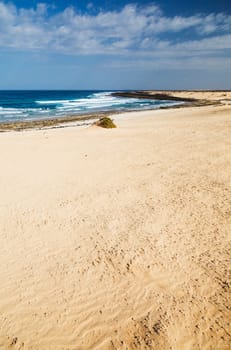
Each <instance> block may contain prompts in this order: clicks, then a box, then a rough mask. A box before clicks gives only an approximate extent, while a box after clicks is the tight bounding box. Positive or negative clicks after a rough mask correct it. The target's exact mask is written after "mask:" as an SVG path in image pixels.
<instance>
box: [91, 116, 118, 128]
mask: <svg viewBox="0 0 231 350" xmlns="http://www.w3.org/2000/svg"><path fill="white" fill-rule="evenodd" d="M96 125H97V126H101V128H106V129H111V128H116V125H115V124H114V122H113V120H112V119H111V118H108V117H103V118H100V120H99V121H98V122H96Z"/></svg>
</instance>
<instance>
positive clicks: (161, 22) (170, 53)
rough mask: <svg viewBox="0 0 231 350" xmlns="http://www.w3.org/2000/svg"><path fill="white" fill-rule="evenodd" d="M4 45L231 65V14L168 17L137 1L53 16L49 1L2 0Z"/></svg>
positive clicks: (0, 37) (0, 17)
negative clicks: (18, 2)
mask: <svg viewBox="0 0 231 350" xmlns="http://www.w3.org/2000/svg"><path fill="white" fill-rule="evenodd" d="M0 47H1V48H4V49H5V50H35V51H44V50H46V51H47V52H57V53H62V54H69V55H112V56H113V55H116V56H120V57H121V58H123V57H130V56H131V55H132V56H133V57H136V58H137V59H139V60H140V62H141V63H142V62H143V58H144V57H145V60H146V62H147V61H148V62H149V65H150V64H152V60H154V59H156V60H157V61H156V62H158V60H161V59H162V60H163V62H167V63H166V64H167V65H168V64H169V63H168V62H170V61H171V60H172V62H173V63H174V62H175V63H174V64H176V62H177V59H178V62H181V61H182V59H183V58H185V59H186V60H187V64H188V65H189V67H191V65H190V62H192V58H195V60H194V62H196V63H198V61H200V60H198V57H200V59H201V60H203V57H204V60H206V59H209V62H210V64H213V63H212V62H215V65H216V66H219V65H220V66H222V65H223V64H225V65H227V64H230V63H231V62H230V59H229V57H230V50H231V16H230V15H227V14H224V13H211V14H209V15H203V14H197V15H194V16H189V17H182V16H175V17H167V16H165V15H164V13H163V12H162V10H161V8H160V7H159V6H157V5H155V6H154V5H152V6H142V7H140V6H138V5H135V4H130V5H126V6H125V7H123V8H122V9H120V10H118V11H111V12H110V11H108V12H104V11H99V12H94V14H90V12H88V13H81V12H79V11H78V9H74V8H73V7H67V8H66V9H65V10H64V11H62V12H59V13H55V14H54V12H52V8H50V7H49V4H46V3H40V4H38V5H37V6H36V8H30V9H24V8H17V7H16V6H15V5H13V4H11V3H6V2H1V1H0ZM227 62H228V63H227ZM187 64H186V66H187ZM125 66H126V62H125Z"/></svg>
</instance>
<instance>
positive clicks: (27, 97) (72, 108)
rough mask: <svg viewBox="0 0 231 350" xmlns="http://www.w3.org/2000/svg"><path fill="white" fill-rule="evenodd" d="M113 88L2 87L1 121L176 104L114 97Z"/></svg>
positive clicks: (0, 102)
mask: <svg viewBox="0 0 231 350" xmlns="http://www.w3.org/2000/svg"><path fill="white" fill-rule="evenodd" d="M111 93H112V91H67V90H64V91H60V90H59V91H51V90H48V91H45V90H42V91H38V90H36V91H29V90H26V91H22V90H20V91H12V90H10V91H0V122H9V121H18V120H20V121H21V120H34V119H47V118H53V117H62V116H68V115H78V114H79V115H83V114H89V113H95V112H104V111H105V112H106V111H131V110H144V109H155V108H159V107H161V106H168V105H173V104H176V103H177V102H174V101H159V100H149V99H147V100H146V99H136V98H125V97H115V96H112V95H111Z"/></svg>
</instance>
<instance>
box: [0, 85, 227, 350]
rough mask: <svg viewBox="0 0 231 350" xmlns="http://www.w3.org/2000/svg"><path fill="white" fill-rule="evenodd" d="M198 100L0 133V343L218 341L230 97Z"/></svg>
mask: <svg viewBox="0 0 231 350" xmlns="http://www.w3.org/2000/svg"><path fill="white" fill-rule="evenodd" d="M200 93H201V94H203V97H201V98H206V99H209V97H208V95H207V96H205V94H206V93H202V92H200ZM181 94H183V92H181ZM187 94H190V96H192V97H195V96H196V95H195V93H194V94H193V93H190V92H188V93H187ZM207 94H211V93H210V92H208V93H207ZM218 94H221V95H219V96H218ZM224 94H227V95H226V96H224ZM181 96H182V95H181ZM195 98H197V96H196V97H195ZM211 100H223V102H222V103H221V104H220V105H211V106H203V107H188V108H180V109H177V108H172V109H166V110H156V111H143V112H139V113H138V112H133V113H127V114H120V115H116V116H114V117H113V118H114V120H115V123H116V124H117V128H116V129H113V130H108V129H102V128H99V127H96V126H90V127H87V128H85V129H81V128H78V127H68V128H60V129H49V130H27V131H21V132H15V131H10V132H4V133H0V150H1V172H0V193H1V200H0V245H1V254H0V281H1V288H0V350H8V349H15V350H19V349H20V350H21V349H23V350H85V349H86V350H87V349H98V350H106V349H108V350H113V349H118V350H126V349H127V350H133V349H141V350H144V349H155V350H170V349H171V350H191V349H193V350H199V349H203V350H229V349H230V341H231V327H230V320H231V315H230V306H231V304H230V287H229V286H230V274H229V267H230V230H231V157H230V155H231V137H230V134H231V105H230V102H229V101H231V93H230V92H227V93H226V92H224V93H220V92H217V93H216V92H213V95H211Z"/></svg>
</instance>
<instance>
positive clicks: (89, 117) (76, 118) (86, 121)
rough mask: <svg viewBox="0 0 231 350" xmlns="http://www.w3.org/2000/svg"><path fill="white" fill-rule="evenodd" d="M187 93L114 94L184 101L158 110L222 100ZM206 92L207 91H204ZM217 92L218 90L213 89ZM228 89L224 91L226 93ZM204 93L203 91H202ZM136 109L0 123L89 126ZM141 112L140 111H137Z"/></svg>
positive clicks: (10, 126)
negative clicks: (105, 118)
mask: <svg viewBox="0 0 231 350" xmlns="http://www.w3.org/2000/svg"><path fill="white" fill-rule="evenodd" d="M182 92H183V94H184V93H187V92H185V91H175V90H174V91H139V90H137V91H129V92H125V91H121V92H113V93H111V95H112V96H118V97H128V98H140V99H154V100H160V101H161V100H165V101H172V102H174V101H175V102H182V104H176V105H172V106H160V107H157V108H153V109H148V110H158V109H171V108H186V107H201V106H210V105H218V104H220V103H221V102H220V101H219V100H211V99H208V98H207V96H205V98H197V97H188V96H178V94H179V93H182ZM204 92H205V93H206V91H204ZM213 92H216V91H213ZM225 92H227V91H223V93H225ZM190 93H194V94H195V93H197V92H196V91H190ZM202 93H203V91H202ZM134 111H136V110H131V111H123V110H122V111H116V110H115V111H110V112H95V113H86V114H83V115H70V116H63V117H57V118H55V117H54V118H44V119H33V120H28V121H12V122H1V123H0V132H6V131H23V130H28V129H47V128H52V127H53V128H54V127H66V126H68V125H69V126H70V125H74V124H75V125H78V123H80V124H79V125H82V126H84V125H85V126H88V125H91V124H92V121H93V120H95V121H96V120H99V119H100V118H101V117H103V116H110V115H112V114H113V115H116V114H121V113H124V112H127V113H130V112H134ZM137 112H139V111H137Z"/></svg>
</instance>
